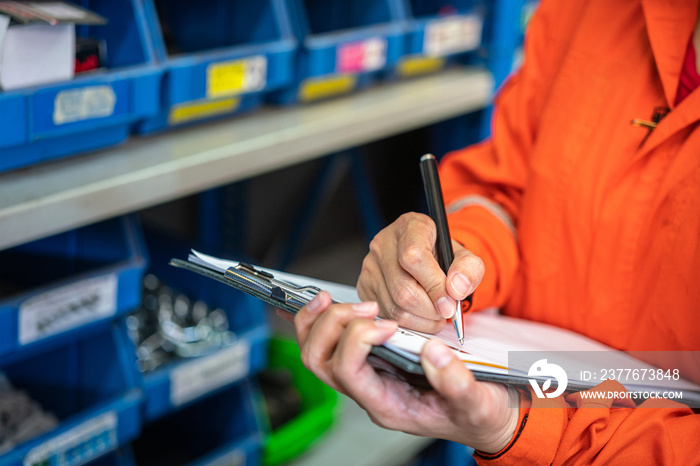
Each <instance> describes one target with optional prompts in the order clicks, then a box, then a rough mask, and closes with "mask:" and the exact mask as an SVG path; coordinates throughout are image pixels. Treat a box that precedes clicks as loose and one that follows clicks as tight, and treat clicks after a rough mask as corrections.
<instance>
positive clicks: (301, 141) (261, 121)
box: [0, 68, 493, 249]
mask: <svg viewBox="0 0 700 466" xmlns="http://www.w3.org/2000/svg"><path fill="white" fill-rule="evenodd" d="M492 92H493V80H492V77H491V74H490V73H489V72H487V71H485V70H483V69H479V68H463V69H453V70H450V71H447V72H444V73H441V74H437V75H432V76H427V77H423V78H420V79H415V80H410V81H403V82H394V83H387V84H384V85H381V86H377V87H374V88H371V89H368V90H366V91H363V92H360V93H357V94H354V95H351V96H348V97H345V98H340V99H335V100H332V101H328V102H322V103H317V104H313V105H307V106H295V107H289V108H266V109H262V110H260V111H258V112H256V113H254V114H251V115H247V116H242V117H237V118H235V119H228V120H223V121H218V122H215V123H210V124H207V125H201V126H196V127H191V128H185V129H181V130H178V131H172V132H169V133H165V134H159V135H155V136H149V137H143V138H132V139H131V140H130V141H129V142H127V143H126V144H124V145H122V146H119V147H116V148H112V149H108V150H103V151H98V152H94V153H91V154H87V155H82V156H76V157H72V158H68V159H64V160H59V161H55V162H51V163H46V164H41V165H37V166H34V167H30V168H26V169H21V170H16V171H12V172H8V173H2V174H0V249H5V248H9V247H12V246H15V245H18V244H22V243H26V242H29V241H32V240H35V239H39V238H42V237H46V236H49V235H52V234H55V233H59V232H63V231H67V230H70V229H73V228H77V227H80V226H83V225H87V224H90V223H94V222H97V221H99V220H103V219H107V218H110V217H114V216H116V215H121V214H124V213H128V212H133V211H137V210H140V209H144V208H147V207H150V206H154V205H157V204H160V203H163V202H166V201H170V200H173V199H177V198H180V197H183V196H186V195H189V194H192V193H196V192H200V191H203V190H206V189H209V188H214V187H217V186H221V185H224V184H228V183H231V182H233V181H237V180H241V179H245V178H248V177H251V176H254V175H258V174H262V173H265V172H267V171H271V170H275V169H280V168H284V167H287V166H290V165H293V164H297V163H300V162H303V161H306V160H310V159H313V158H317V157H321V156H324V155H326V154H329V153H332V152H335V151H339V150H342V149H346V148H349V147H354V146H358V145H361V144H364V143H367V142H371V141H374V140H378V139H381V138H384V137H387V136H391V135H394V134H399V133H402V132H405V131H408V130H411V129H414V128H418V127H422V126H426V125H429V124H432V123H436V122H439V121H442V120H445V119H448V118H451V117H454V116H458V115H463V114H466V113H469V112H472V111H475V110H479V109H482V108H484V107H485V106H487V105H488V104H489V102H490V99H491V95H492Z"/></svg>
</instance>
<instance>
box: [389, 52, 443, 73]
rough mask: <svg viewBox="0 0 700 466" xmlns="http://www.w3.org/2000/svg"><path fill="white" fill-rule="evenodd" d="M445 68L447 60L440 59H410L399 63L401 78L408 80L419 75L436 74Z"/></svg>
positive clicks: (419, 57)
mask: <svg viewBox="0 0 700 466" xmlns="http://www.w3.org/2000/svg"><path fill="white" fill-rule="evenodd" d="M444 67H445V59H444V58H440V57H425V56H418V57H408V58H405V59H403V60H402V61H401V63H399V66H398V72H399V76H401V77H404V78H408V77H410V76H417V75H419V74H427V73H434V72H436V71H439V70H441V69H443V68H444Z"/></svg>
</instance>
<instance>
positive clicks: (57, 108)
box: [53, 85, 117, 125]
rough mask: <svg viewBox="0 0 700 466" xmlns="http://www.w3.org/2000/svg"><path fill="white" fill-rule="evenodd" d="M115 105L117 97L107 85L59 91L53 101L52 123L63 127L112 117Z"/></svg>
mask: <svg viewBox="0 0 700 466" xmlns="http://www.w3.org/2000/svg"><path fill="white" fill-rule="evenodd" d="M116 103H117V95H116V94H115V93H114V89H112V87H111V86H107V85H100V86H90V87H82V88H79V89H68V90H65V91H61V92H59V93H58V94H56V98H55V99H54V105H53V123H54V124H55V125H63V124H66V123H73V122H76V121H83V120H91V119H93V118H103V117H108V116H112V114H114V106H115V105H116Z"/></svg>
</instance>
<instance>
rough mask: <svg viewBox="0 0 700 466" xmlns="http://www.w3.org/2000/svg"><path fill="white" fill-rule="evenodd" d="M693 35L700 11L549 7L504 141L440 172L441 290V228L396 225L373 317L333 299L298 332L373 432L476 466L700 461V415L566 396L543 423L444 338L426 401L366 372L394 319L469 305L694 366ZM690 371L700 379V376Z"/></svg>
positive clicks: (505, 115) (375, 261) (697, 253)
mask: <svg viewBox="0 0 700 466" xmlns="http://www.w3.org/2000/svg"><path fill="white" fill-rule="evenodd" d="M697 19H698V0H676V1H669V0H641V1H635V0H624V1H623V0H560V1H555V0H543V1H542V2H541V5H540V6H539V8H538V11H537V12H536V13H535V15H534V16H533V19H532V22H531V25H530V27H529V31H528V37H527V39H526V44H525V61H524V65H523V67H522V69H521V70H520V71H519V72H518V73H517V74H515V75H514V76H512V78H511V79H510V80H509V81H508V82H507V84H506V85H505V86H504V87H503V89H502V90H501V91H500V93H499V96H498V98H497V101H496V106H495V108H496V111H495V116H494V123H493V125H494V127H493V137H492V138H491V140H489V141H487V142H484V143H481V144H479V145H476V146H474V147H469V148H467V149H464V150H461V151H457V152H454V153H451V154H448V155H447V156H446V158H445V159H444V160H443V161H442V163H441V177H442V184H443V190H444V194H445V201H446V204H447V205H448V214H449V224H450V230H451V233H452V236H453V240H454V241H453V244H454V249H455V261H454V263H453V265H452V267H451V268H450V270H449V272H448V274H447V276H445V274H444V273H442V272H441V271H440V268H439V266H438V264H437V262H436V260H435V258H434V256H433V245H434V241H435V236H436V235H435V227H434V225H433V223H432V221H431V220H430V219H429V218H428V217H426V216H424V215H422V214H415V213H414V214H406V215H404V216H402V217H401V218H399V219H398V220H397V221H396V222H395V223H393V224H392V225H390V226H389V227H387V228H386V229H385V230H383V231H382V232H380V233H379V234H378V235H377V237H376V238H375V239H374V240H373V241H372V244H371V245H370V253H369V254H368V256H367V258H366V259H365V261H364V263H363V269H362V272H361V274H360V277H359V280H358V292H359V294H360V296H361V298H362V299H363V300H366V302H364V303H361V304H356V305H335V304H333V305H332V304H331V301H330V297H329V296H328V294H327V293H321V294H319V295H318V296H317V297H316V298H315V299H314V300H313V301H312V302H311V303H310V304H309V305H307V306H306V307H305V308H304V309H303V310H302V311H301V312H300V313H299V314H298V315H297V316H296V318H295V325H296V330H297V338H298V341H299V344H300V346H301V349H302V358H303V360H304V363H305V364H306V365H307V367H309V368H310V369H311V370H312V371H313V372H315V373H316V374H317V375H318V376H319V378H321V379H322V380H324V381H325V382H326V383H328V384H329V385H331V386H332V387H334V388H336V389H337V390H339V391H341V392H343V393H345V394H347V395H349V396H351V397H352V398H354V399H355V400H356V401H357V402H358V403H359V404H360V405H361V406H362V407H363V408H364V409H365V410H367V412H368V413H369V415H370V417H371V418H372V420H373V421H374V422H376V423H378V424H379V425H381V426H385V427H387V428H391V429H398V430H403V431H406V432H410V433H414V434H417V435H424V436H430V437H437V438H444V439H448V440H453V441H457V442H461V443H464V444H466V445H470V446H472V447H474V448H475V449H476V453H475V457H476V458H477V460H478V461H480V462H485V463H493V464H513V463H523V462H525V463H528V462H529V463H536V464H563V463H566V464H588V463H623V464H648V463H655V464H700V414H697V413H695V412H694V411H693V410H691V409H690V408H688V407H687V406H685V405H683V404H680V403H676V402H673V401H666V400H647V401H645V402H644V403H645V405H647V406H656V408H652V409H642V408H630V407H612V400H603V401H601V400H597V401H596V402H595V403H593V402H592V401H583V400H582V399H581V398H580V397H577V396H570V397H568V398H566V399H563V398H561V397H560V399H558V401H553V400H547V402H548V403H558V409H544V408H542V407H540V406H539V404H540V403H541V401H540V400H539V399H537V398H535V399H531V397H529V396H528V395H527V394H523V393H518V392H515V391H514V390H512V389H508V388H506V387H505V386H503V385H499V384H491V383H483V382H477V381H475V380H474V378H473V376H472V374H471V372H469V371H468V370H467V369H465V368H464V366H463V365H462V364H461V363H460V362H459V361H458V360H457V359H456V358H455V357H454V356H453V355H452V354H451V353H450V352H449V351H448V350H447V348H446V347H445V346H443V345H442V344H441V343H438V342H435V341H431V342H429V343H428V344H426V346H425V348H424V350H423V353H422V355H421V363H422V364H423V367H424V369H425V372H426V375H427V377H428V380H429V381H430V383H431V385H432V386H433V387H434V388H435V390H434V391H432V392H429V393H419V392H417V391H416V390H413V389H411V388H410V387H409V386H408V385H407V384H405V383H403V382H401V381H398V380H395V379H392V378H390V377H387V376H384V375H380V374H378V373H377V372H375V371H374V370H373V369H372V368H371V367H370V366H369V365H368V364H367V362H366V361H365V358H366V356H367V354H368V352H369V350H370V348H371V346H372V345H376V344H380V343H382V342H383V341H385V340H386V339H387V338H388V337H389V336H390V335H391V334H392V333H393V331H394V330H395V329H396V325H397V322H398V323H399V324H401V325H404V326H408V327H412V328H415V329H418V330H423V331H428V332H437V331H439V330H440V329H441V328H442V327H443V326H444V325H445V319H446V318H449V317H450V316H451V314H452V312H453V309H454V306H455V301H456V300H461V299H464V298H465V297H466V296H467V295H468V294H470V293H472V292H474V308H476V309H479V308H485V307H490V306H497V307H500V308H501V309H502V313H504V314H506V315H509V316H515V317H520V318H525V319H530V320H534V321H539V322H545V323H548V324H552V325H556V326H559V327H563V328H566V329H570V330H573V331H576V332H578V333H581V334H583V335H586V336H588V337H591V338H593V339H596V340H598V341H600V342H602V343H605V344H607V345H609V346H612V347H614V348H617V349H619V350H647V351H663V350H674V351H688V352H690V351H697V350H700V343H698V341H700V337H699V336H700V314H698V309H699V308H700V283H698V279H699V275H698V270H700V247H699V243H698V239H699V238H700V131H699V130H697V127H698V120H700V91H699V90H695V87H697V85H698V83H700V76H699V75H698V69H700V66H698V65H700V60H698V59H697V58H696V57H695V50H699V51H700V49H699V48H698V47H700V26H696V25H697V24H698V21H697ZM635 119H641V120H649V121H652V122H653V120H657V121H658V125H657V127H656V128H655V129H653V130H651V129H649V127H650V126H653V125H649V124H647V123H642V124H641V126H640V125H633V124H631V122H632V120H635ZM645 125H646V126H645ZM378 313H381V314H382V315H383V316H385V317H390V318H391V319H393V320H384V321H374V320H373V319H372V317H374V316H375V315H377V314H378ZM676 368H679V369H680V373H681V375H682V376H684V377H688V378H692V379H694V380H695V381H696V382H698V378H697V372H698V361H692V360H691V361H690V362H688V363H687V364H686V365H685V367H676ZM610 383H611V382H605V384H610ZM613 384H614V383H613ZM607 388H609V387H607ZM616 388H619V389H621V386H617V387H616ZM596 389H601V387H598V388H596ZM596 389H594V390H596ZM602 389H605V387H603V388H602ZM509 396H510V397H514V398H512V399H514V400H515V401H516V402H518V401H519V406H520V407H519V409H513V408H509V407H508V399H509ZM591 406H594V407H591Z"/></svg>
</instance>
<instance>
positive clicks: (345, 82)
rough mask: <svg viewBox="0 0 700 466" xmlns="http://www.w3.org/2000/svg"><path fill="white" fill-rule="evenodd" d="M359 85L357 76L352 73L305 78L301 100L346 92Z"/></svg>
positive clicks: (300, 90) (300, 94)
mask: <svg viewBox="0 0 700 466" xmlns="http://www.w3.org/2000/svg"><path fill="white" fill-rule="evenodd" d="M355 85H357V77H356V76H353V75H350V74H342V75H333V76H329V77H327V76H323V77H321V78H309V79H306V80H304V82H303V83H302V84H301V87H300V89H299V100H301V101H302V102H310V101H312V100H318V99H323V98H325V97H331V96H334V95H339V94H346V93H348V92H350V91H352V90H353V89H355Z"/></svg>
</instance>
